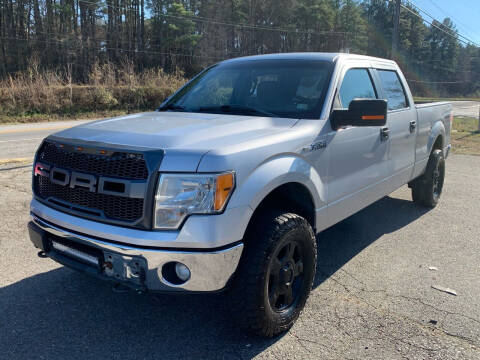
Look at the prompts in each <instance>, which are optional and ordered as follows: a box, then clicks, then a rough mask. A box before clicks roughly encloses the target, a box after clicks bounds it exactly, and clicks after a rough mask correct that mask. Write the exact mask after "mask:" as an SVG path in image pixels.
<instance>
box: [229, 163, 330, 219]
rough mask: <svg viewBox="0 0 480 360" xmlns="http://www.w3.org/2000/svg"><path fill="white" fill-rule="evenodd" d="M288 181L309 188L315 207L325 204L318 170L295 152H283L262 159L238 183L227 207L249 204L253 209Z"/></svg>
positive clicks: (324, 193) (323, 190)
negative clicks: (273, 156)
mask: <svg viewBox="0 0 480 360" xmlns="http://www.w3.org/2000/svg"><path fill="white" fill-rule="evenodd" d="M291 182H296V183H300V184H302V185H304V186H305V187H306V188H307V189H308V190H309V192H310V194H311V196H312V199H313V203H314V206H315V209H318V208H321V207H323V206H324V205H325V201H326V188H325V186H324V184H323V182H322V180H321V178H320V175H319V174H318V172H317V171H316V170H315V169H314V168H313V166H312V165H311V164H310V163H308V162H307V161H306V160H305V159H303V158H301V157H299V156H298V155H296V154H285V155H281V156H278V157H275V158H271V159H269V160H267V161H265V162H264V163H262V164H261V165H260V166H258V167H257V168H255V170H254V171H252V172H251V173H250V174H249V175H248V176H247V177H246V178H245V179H244V180H243V181H242V183H241V184H238V187H237V189H236V190H235V191H234V193H233V196H232V198H231V199H230V204H229V207H232V208H233V207H239V206H249V207H250V208H251V209H252V210H255V209H256V208H257V207H258V205H259V204H260V203H261V201H262V200H263V199H264V198H265V197H266V196H267V195H268V194H269V193H270V192H272V191H273V190H274V189H276V188H277V187H279V186H281V185H283V184H286V183H291Z"/></svg>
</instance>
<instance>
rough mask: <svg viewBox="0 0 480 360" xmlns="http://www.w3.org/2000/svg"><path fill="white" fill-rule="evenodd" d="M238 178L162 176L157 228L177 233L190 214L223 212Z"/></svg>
mask: <svg viewBox="0 0 480 360" xmlns="http://www.w3.org/2000/svg"><path fill="white" fill-rule="evenodd" d="M234 181H235V180H234V175H233V173H231V172H227V173H223V174H161V175H160V179H159V180H158V186H157V194H156V195H155V213H154V217H155V228H157V229H177V228H178V227H179V226H180V224H181V223H182V221H183V220H184V219H185V217H187V216H188V215H190V214H214V213H218V212H221V211H222V210H223V209H224V207H225V204H226V203H227V200H228V198H229V197H230V194H231V192H232V190H233V187H234Z"/></svg>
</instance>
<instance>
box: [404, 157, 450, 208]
mask: <svg viewBox="0 0 480 360" xmlns="http://www.w3.org/2000/svg"><path fill="white" fill-rule="evenodd" d="M444 179H445V158H444V157H443V151H442V150H433V152H432V154H431V155H430V158H429V159H428V163H427V168H426V169H425V173H424V174H423V175H422V176H420V177H419V178H418V179H415V180H414V182H413V184H412V198H413V202H415V203H416V204H418V205H421V206H425V207H430V208H433V207H435V206H437V204H438V201H439V200H440V195H441V194H442V190H443V182H444Z"/></svg>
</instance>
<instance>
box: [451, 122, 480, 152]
mask: <svg viewBox="0 0 480 360" xmlns="http://www.w3.org/2000/svg"><path fill="white" fill-rule="evenodd" d="M452 146H453V152H455V153H456V154H469V155H480V133H479V132H478V119H476V118H470V117H455V118H454V119H453V130H452Z"/></svg>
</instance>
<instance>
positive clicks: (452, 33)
mask: <svg viewBox="0 0 480 360" xmlns="http://www.w3.org/2000/svg"><path fill="white" fill-rule="evenodd" d="M406 2H407V3H408V4H410V5H411V6H413V7H415V8H416V9H418V10H419V11H421V12H422V13H424V14H425V15H427V16H428V17H430V18H431V19H432V20H433V23H432V22H428V21H427V20H425V19H424V18H423V17H422V16H420V15H419V14H417V13H415V12H414V11H412V10H411V9H409V8H408V7H407V6H405V5H402V7H403V8H405V9H407V10H408V11H410V12H411V13H412V14H415V15H416V16H418V17H420V18H422V20H423V21H425V22H426V23H429V24H430V25H432V26H434V27H436V28H437V29H439V30H442V31H443V32H444V33H446V34H448V35H450V36H452V37H453V38H455V39H457V36H458V37H461V38H463V39H464V40H462V39H458V40H459V41H462V42H463V43H465V44H467V45H469V44H473V45H475V46H479V45H478V44H477V43H475V42H474V41H472V40H470V39H469V38H467V37H465V36H463V35H461V34H459V33H458V32H457V33H454V32H450V31H447V30H445V29H444V28H440V27H439V26H437V25H436V24H434V22H435V21H436V22H438V23H439V24H441V23H440V21H438V20H437V19H435V17H433V16H432V15H430V14H429V13H428V12H427V11H425V10H423V9H422V8H421V7H420V6H418V5H416V4H415V3H413V2H412V1H411V0H406Z"/></svg>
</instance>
